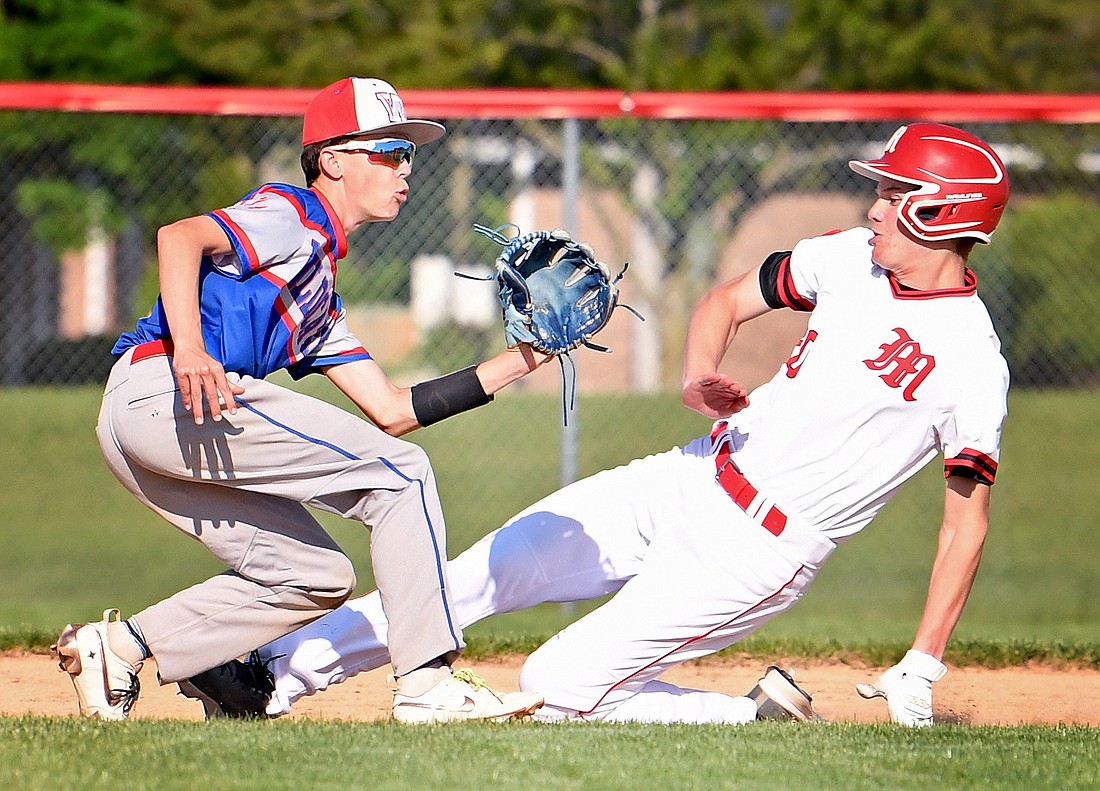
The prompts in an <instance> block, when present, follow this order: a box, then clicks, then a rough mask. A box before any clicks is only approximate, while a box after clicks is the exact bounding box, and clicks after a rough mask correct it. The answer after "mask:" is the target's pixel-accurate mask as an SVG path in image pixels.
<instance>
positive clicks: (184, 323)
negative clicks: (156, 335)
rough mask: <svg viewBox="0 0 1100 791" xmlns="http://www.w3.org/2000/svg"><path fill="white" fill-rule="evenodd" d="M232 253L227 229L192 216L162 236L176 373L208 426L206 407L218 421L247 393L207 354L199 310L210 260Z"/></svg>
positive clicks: (187, 402) (164, 297) (163, 284)
mask: <svg viewBox="0 0 1100 791" xmlns="http://www.w3.org/2000/svg"><path fill="white" fill-rule="evenodd" d="M230 250H231V247H230V244H229V240H228V238H227V237H226V235H225V233H224V232H222V230H221V227H220V226H219V225H218V224H217V223H215V222H214V221H213V220H212V219H210V218H209V217H190V218H188V219H186V220H181V221H179V222H176V223H173V224H171V225H167V226H164V227H163V228H161V229H160V231H159V232H158V233H157V260H158V274H159V277H160V296H161V304H162V305H163V306H164V314H165V316H166V317H167V319H168V327H169V329H170V331H171V334H172V342H173V345H174V347H175V348H174V354H173V358H172V369H173V372H174V373H175V376H176V383H177V384H178V385H179V388H180V397H181V399H182V400H183V405H184V407H185V408H186V409H189V410H190V411H191V412H192V414H193V415H194V420H195V423H197V424H201V423H202V422H203V414H204V411H205V410H204V407H203V402H204V399H205V403H206V408H207V409H209V410H210V416H211V417H212V418H213V419H214V420H220V419H221V412H222V408H223V405H224V408H225V409H226V410H228V411H229V412H230V413H234V412H236V408H237V405H236V400H235V397H236V396H238V395H241V394H242V393H243V392H244V388H242V387H241V386H240V385H238V384H236V383H233V382H230V381H229V380H228V379H227V378H226V375H225V370H224V369H223V368H222V365H221V363H219V362H218V361H217V360H215V359H214V358H213V357H212V356H210V354H208V353H207V351H206V345H205V342H204V340H203V335H202V324H201V315H200V310H199V269H200V265H201V261H202V257H203V256H204V255H212V254H218V253H221V254H224V253H227V252H229V251H230Z"/></svg>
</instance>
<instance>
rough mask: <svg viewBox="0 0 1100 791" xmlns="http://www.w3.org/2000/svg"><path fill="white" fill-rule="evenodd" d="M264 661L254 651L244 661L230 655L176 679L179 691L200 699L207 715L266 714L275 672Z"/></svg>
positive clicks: (260, 715)
mask: <svg viewBox="0 0 1100 791" xmlns="http://www.w3.org/2000/svg"><path fill="white" fill-rule="evenodd" d="M270 662H271V660H270V659H269V660H267V662H265V661H263V660H262V659H260V655H259V653H257V652H256V651H253V652H252V653H251V654H249V656H248V659H247V660H246V661H244V662H242V661H240V660H239V659H232V660H230V661H228V662H226V663H225V664H224V665H218V666H217V667H215V668H211V669H210V670H205V671H203V672H202V673H198V674H197V675H194V676H191V678H189V679H187V680H185V681H180V682H177V683H178V684H179V688H180V694H181V695H183V696H184V697H188V698H192V699H194V700H197V701H199V702H200V703H202V710H203V713H204V714H205V715H206V719H208V720H211V719H217V718H219V717H228V718H230V719H251V718H254V717H266V716H267V704H268V703H269V702H270V701H271V694H272V693H273V692H274V691H275V676H274V675H273V674H272V672H271V670H270V669H269V668H268V664H270Z"/></svg>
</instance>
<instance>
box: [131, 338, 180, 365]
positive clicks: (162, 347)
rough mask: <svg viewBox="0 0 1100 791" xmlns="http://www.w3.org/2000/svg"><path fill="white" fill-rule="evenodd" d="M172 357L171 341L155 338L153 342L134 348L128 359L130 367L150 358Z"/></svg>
mask: <svg viewBox="0 0 1100 791" xmlns="http://www.w3.org/2000/svg"><path fill="white" fill-rule="evenodd" d="M164 356H168V357H171V356H172V341H170V340H167V339H165V338H157V339H156V340H155V341H146V342H145V343H139V344H138V345H137V346H135V347H134V353H133V355H132V356H131V357H130V365H133V364H134V363H136V362H141V361H142V360H148V359H149V358H150V357H164Z"/></svg>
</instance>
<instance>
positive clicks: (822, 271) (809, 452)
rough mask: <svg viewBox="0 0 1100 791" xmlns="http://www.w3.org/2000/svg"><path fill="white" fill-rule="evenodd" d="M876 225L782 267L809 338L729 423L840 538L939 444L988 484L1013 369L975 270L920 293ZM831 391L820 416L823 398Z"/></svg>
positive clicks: (758, 462)
mask: <svg viewBox="0 0 1100 791" xmlns="http://www.w3.org/2000/svg"><path fill="white" fill-rule="evenodd" d="M870 237H871V233H870V231H868V230H866V229H864V228H856V229H853V230H849V231H845V232H842V233H837V234H831V235H828V236H820V237H817V238H814V239H807V240H804V241H802V242H801V243H799V244H798V245H797V246H796V247H795V249H794V251H793V252H792V253H791V255H790V257H789V259H787V260H784V261H783V262H782V263H781V264H780V265H779V270H778V272H777V283H776V291H777V294H775V295H772V299H775V298H776V297H778V299H780V300H782V302H783V303H784V304H786V305H787V306H788V307H791V308H794V309H796V310H808V309H812V310H813V315H812V316H811V317H810V322H809V326H808V328H807V331H806V334H805V336H803V338H802V340H801V341H800V342H799V344H798V346H797V347H796V348H795V350H794V352H793V353H792V354H791V357H790V359H788V360H787V362H786V363H785V364H784V365H783V366H782V367H781V368H780V370H779V372H778V373H777V374H776V375H775V376H774V377H773V378H772V379H771V381H769V382H767V383H766V384H764V385H762V386H760V387H759V388H757V389H756V390H755V391H754V392H753V393H752V394H751V396H750V403H751V405H750V406H749V407H748V408H747V409H745V410H743V411H741V412H739V413H737V414H736V415H734V416H733V417H732V418H730V420H729V430H730V439H731V441H732V444H733V454H732V455H733V458H734V461H735V462H736V464H737V465H738V467H740V468H741V470H742V471H743V472H744V473H745V475H746V477H748V478H749V480H751V481H752V482H753V483H754V484H755V485H756V486H757V487H758V488H759V489H760V490H761V491H764V492H766V493H767V494H768V495H769V496H770V497H771V498H773V499H774V500H775V501H776V502H777V503H778V505H779V506H780V507H781V508H782V509H783V510H784V511H785V512H787V513H788V514H796V515H798V516H800V517H802V518H803V519H805V520H807V521H809V522H811V523H812V524H813V525H814V526H816V527H817V528H818V529H819V530H821V531H822V532H824V533H825V534H826V535H827V536H829V537H830V538H832V539H833V540H838V539H843V538H845V537H848V536H851V535H853V534H854V533H857V532H858V531H859V530H861V529H862V528H863V527H864V526H865V525H866V524H867V523H868V522H869V521H871V518H872V517H873V516H874V515H875V514H876V513H878V511H879V509H880V508H882V506H884V505H885V504H886V502H887V501H888V500H889V499H890V498H891V497H892V496H893V495H894V493H895V492H896V491H897V490H898V487H900V486H901V485H902V484H903V483H905V481H907V480H908V479H909V478H911V477H912V476H913V475H914V474H916V472H917V471H918V470H919V469H920V468H921V467H923V466H924V465H925V464H926V463H927V462H929V461H930V460H931V459H932V458H933V457H935V456H936V455H937V454H938V453H941V452H942V453H943V454H944V457H945V460H946V461H945V472H946V473H948V474H951V473H961V474H968V475H970V476H972V477H974V478H976V479H978V480H979V481H982V482H983V483H987V484H992V483H993V480H994V477H995V475H996V471H997V460H998V458H999V456H1000V440H1001V424H1002V422H1003V421H1004V418H1005V415H1006V411H1007V407H1006V397H1007V393H1008V366H1007V364H1006V363H1005V360H1004V358H1003V357H1002V356H1001V353H1000V342H999V340H998V339H997V335H996V333H995V332H994V330H993V324H992V322H991V321H990V318H989V313H988V312H987V310H986V308H985V305H984V304H983V303H982V301H981V299H979V298H978V295H977V280H976V278H975V277H974V275H973V273H972V272H970V271H969V270H967V273H966V283H965V285H964V286H963V287H962V288H958V289H945V290H941V291H912V290H906V289H905V288H904V287H903V286H901V285H900V284H899V283H898V282H897V281H896V280H895V279H894V277H893V276H892V275H891V273H890V272H888V271H887V270H885V269H883V268H881V267H879V266H877V265H875V264H873V263H872V262H871V257H870V247H869V246H868V241H869V239H870ZM826 400H827V401H828V402H829V405H830V408H829V420H828V422H827V424H825V425H822V424H821V423H820V422H819V420H818V415H817V410H816V409H815V405H816V404H819V403H821V402H822V401H826Z"/></svg>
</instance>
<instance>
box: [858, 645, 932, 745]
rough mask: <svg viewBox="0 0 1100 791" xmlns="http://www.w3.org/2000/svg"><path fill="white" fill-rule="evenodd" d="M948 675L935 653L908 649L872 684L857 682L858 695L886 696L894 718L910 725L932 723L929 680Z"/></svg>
mask: <svg viewBox="0 0 1100 791" xmlns="http://www.w3.org/2000/svg"><path fill="white" fill-rule="evenodd" d="M945 675H947V668H946V667H945V666H944V664H943V663H942V662H940V661H939V660H938V659H936V657H934V656H931V655H930V654H926V653H924V652H923V651H914V650H910V651H908V652H907V653H906V654H905V656H904V657H902V660H901V661H900V662H898V663H897V664H896V665H894V666H893V667H892V668H890V669H889V670H887V671H886V672H885V673H883V674H882V675H881V676H879V678H878V681H876V682H875V683H873V684H856V692H858V693H859V694H860V696H861V697H864V698H867V699H871V698H886V707H887V708H888V709H889V710H890V716H891V717H892V718H893V720H894V722H899V723H901V724H902V725H909V726H911V727H918V728H919V727H925V726H928V725H931V724H932V682H933V681H939V680H940V679H941V678H943V677H944V676H945Z"/></svg>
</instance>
